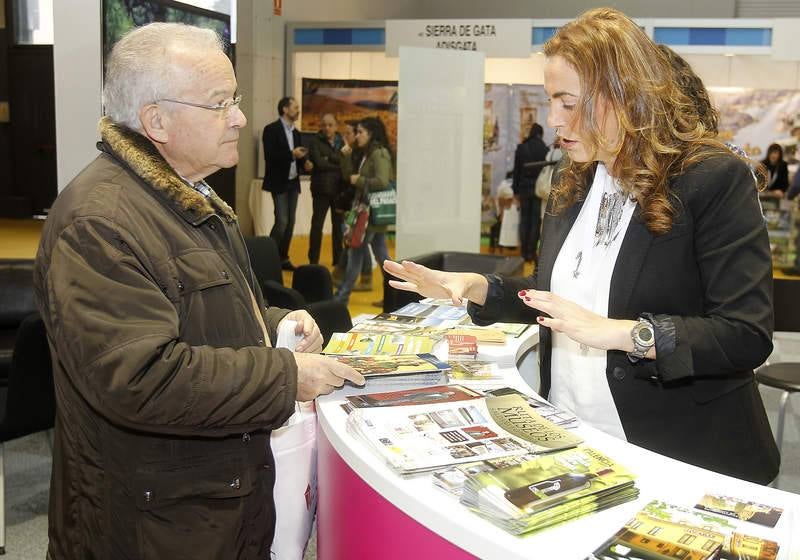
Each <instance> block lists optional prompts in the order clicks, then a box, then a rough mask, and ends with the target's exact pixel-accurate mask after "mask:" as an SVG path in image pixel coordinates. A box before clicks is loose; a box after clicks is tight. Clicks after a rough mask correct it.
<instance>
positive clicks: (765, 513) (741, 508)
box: [694, 494, 783, 527]
mask: <svg viewBox="0 0 800 560" xmlns="http://www.w3.org/2000/svg"><path fill="white" fill-rule="evenodd" d="M694 507H695V508H697V509H702V510H704V511H709V512H711V513H716V514H719V515H724V516H725V517H733V518H735V519H741V520H742V521H749V522H750V523H757V524H759V525H764V526H765V527H775V525H777V523H778V520H779V519H780V518H781V514H782V513H783V509H781V508H778V507H773V506H767V505H764V504H756V503H753V502H748V501H745V500H740V499H738V498H732V497H730V496H720V495H715V494H706V495H705V496H703V497H702V498H701V499H700V502H698V503H697V505H695V506H694Z"/></svg>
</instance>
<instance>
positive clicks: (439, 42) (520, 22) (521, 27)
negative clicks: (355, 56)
mask: <svg viewBox="0 0 800 560" xmlns="http://www.w3.org/2000/svg"><path fill="white" fill-rule="evenodd" d="M400 47H427V48H432V49H449V50H460V51H481V52H483V53H486V56H487V57H493V58H528V57H529V56H530V54H531V20H528V19H487V20H483V19H456V20H444V19H435V20H419V19H395V20H387V21H386V55H387V56H398V52H399V48H400Z"/></svg>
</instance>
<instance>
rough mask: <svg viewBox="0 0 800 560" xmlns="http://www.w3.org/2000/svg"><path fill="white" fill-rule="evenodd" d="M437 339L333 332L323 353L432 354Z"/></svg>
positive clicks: (361, 354)
mask: <svg viewBox="0 0 800 560" xmlns="http://www.w3.org/2000/svg"><path fill="white" fill-rule="evenodd" d="M436 343H437V341H436V340H434V339H432V338H427V337H421V336H407V335H403V334H369V333H360V332H351V333H333V335H332V336H331V339H330V341H328V345H327V346H325V349H324V350H323V351H322V353H323V354H333V355H339V356H377V355H383V356H396V355H398V354H432V353H433V351H434V347H435V346H436Z"/></svg>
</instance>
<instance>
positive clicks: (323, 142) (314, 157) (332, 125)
mask: <svg viewBox="0 0 800 560" xmlns="http://www.w3.org/2000/svg"><path fill="white" fill-rule="evenodd" d="M336 128H337V122H336V117H335V116H333V114H331V113H326V114H324V115H322V126H321V128H320V131H319V133H317V135H316V136H314V138H313V139H312V140H311V142H310V145H309V148H308V151H309V159H310V160H311V163H313V164H314V170H313V172H312V173H311V199H312V211H311V234H310V236H309V242H308V262H310V263H311V264H319V252H320V246H321V245H322V226H323V224H324V223H325V216H326V215H327V214H328V210H330V212H331V250H332V254H333V266H336V264H337V263H338V262H339V258H340V257H341V254H342V251H343V247H344V245H343V241H342V237H343V228H342V225H343V224H342V214H340V213H337V212H336V205H335V201H336V197H337V196H338V195H339V192H340V191H341V187H342V148H343V147H344V141H343V140H342V137H341V135H340V134H339V133H338V132H336Z"/></svg>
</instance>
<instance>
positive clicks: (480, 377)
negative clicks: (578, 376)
mask: <svg viewBox="0 0 800 560" xmlns="http://www.w3.org/2000/svg"><path fill="white" fill-rule="evenodd" d="M450 367H451V369H450V371H448V372H447V374H448V376H449V377H450V379H451V380H454V381H457V382H459V383H461V382H466V381H496V380H498V379H503V378H504V376H503V374H502V372H501V371H500V366H498V365H497V364H496V363H494V362H486V361H483V360H464V361H451V362H450ZM540 414H541V413H540Z"/></svg>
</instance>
